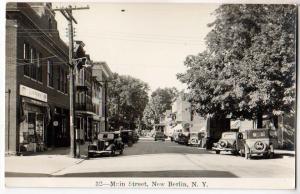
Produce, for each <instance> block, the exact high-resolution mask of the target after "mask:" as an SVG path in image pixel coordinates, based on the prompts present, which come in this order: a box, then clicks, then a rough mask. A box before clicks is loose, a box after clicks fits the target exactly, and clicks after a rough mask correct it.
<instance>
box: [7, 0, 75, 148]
mask: <svg viewBox="0 0 300 194" xmlns="http://www.w3.org/2000/svg"><path fill="white" fill-rule="evenodd" d="M68 68H69V67H68V47H67V45H66V44H65V43H64V42H63V41H62V40H61V39H60V37H59V33H58V31H57V26H56V20H55V13H54V12H53V11H52V10H51V3H8V4H7V10H6V82H5V86H6V96H5V100H6V116H7V117H6V121H5V122H6V123H5V142H6V148H5V151H6V153H12V154H14V153H18V152H22V153H26V152H35V151H43V150H45V149H47V148H50V147H58V146H68V145H69V143H70V134H69V130H68V129H69V119H68V118H69V95H68V80H67V75H68Z"/></svg>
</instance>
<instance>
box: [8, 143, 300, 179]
mask: <svg viewBox="0 0 300 194" xmlns="http://www.w3.org/2000/svg"><path fill="white" fill-rule="evenodd" d="M275 154H276V152H275ZM30 157H31V156H26V157H25V156H24V157H23V158H16V159H13V158H7V159H6V176H14V177H15V176H25V177H26V176H31V177H34V176H46V177H228V178H234V177H242V178H294V175H295V157H294V156H290V155H282V154H277V155H276V157H275V158H274V159H260V158H254V159H252V160H245V159H244V158H243V157H240V156H233V155H231V154H220V155H217V154H215V153H213V152H211V151H207V150H205V149H200V148H196V147H189V146H185V145H179V144H177V143H174V142H170V141H165V142H162V141H157V142H155V141H154V140H153V139H141V140H140V141H139V142H138V143H136V144H134V145H133V146H132V147H126V148H125V150H124V154H123V155H120V156H115V157H95V158H90V159H84V160H80V161H77V162H75V163H74V162H73V160H74V159H72V158H68V157H66V156H64V155H55V156H52V155H50V156H36V157H35V159H30ZM45 157H48V158H45ZM39 158H41V159H39ZM42 159H43V161H42V162H38V161H39V160H42ZM18 160H20V164H27V165H26V167H23V166H24V165H23V166H22V165H20V164H18V163H17V162H16V161H18ZM50 160H52V161H53V162H50ZM33 161H36V162H37V163H36V165H35V164H33ZM44 161H49V162H48V163H47V165H49V166H46V167H43V166H42V164H41V163H43V162H44ZM51 164H53V165H54V164H56V165H57V166H59V165H60V166H61V167H60V168H54V166H51ZM39 168H40V170H39ZM43 168H44V169H45V170H43ZM21 172H22V173H21Z"/></svg>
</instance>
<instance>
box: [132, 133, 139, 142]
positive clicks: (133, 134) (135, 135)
mask: <svg viewBox="0 0 300 194" xmlns="http://www.w3.org/2000/svg"><path fill="white" fill-rule="evenodd" d="M132 138H133V143H136V142H138V141H139V135H138V133H137V132H136V131H135V130H134V131H132Z"/></svg>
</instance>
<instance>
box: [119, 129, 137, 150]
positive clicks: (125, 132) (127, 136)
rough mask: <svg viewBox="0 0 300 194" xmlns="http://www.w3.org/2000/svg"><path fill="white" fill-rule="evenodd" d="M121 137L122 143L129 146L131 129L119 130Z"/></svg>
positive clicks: (131, 139)
mask: <svg viewBox="0 0 300 194" xmlns="http://www.w3.org/2000/svg"><path fill="white" fill-rule="evenodd" d="M120 133H121V139H122V142H123V143H124V144H127V145H128V146H129V147H130V146H132V144H133V142H134V140H133V131H132V130H121V132H120Z"/></svg>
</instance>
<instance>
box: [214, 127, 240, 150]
mask: <svg viewBox="0 0 300 194" xmlns="http://www.w3.org/2000/svg"><path fill="white" fill-rule="evenodd" d="M239 141H242V133H240V132H231V131H228V132H223V133H222V137H221V139H220V140H219V141H218V142H217V143H213V147H212V150H214V151H216V154H220V152H221V151H226V152H231V153H232V154H234V155H236V154H238V153H239V150H240V148H241V145H242V144H241V143H239Z"/></svg>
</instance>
